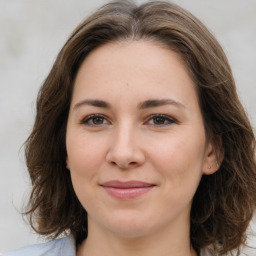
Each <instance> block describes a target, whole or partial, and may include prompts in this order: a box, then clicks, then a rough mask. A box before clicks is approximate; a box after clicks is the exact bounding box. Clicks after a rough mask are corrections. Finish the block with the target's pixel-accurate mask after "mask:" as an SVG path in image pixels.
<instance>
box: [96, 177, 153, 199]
mask: <svg viewBox="0 0 256 256" xmlns="http://www.w3.org/2000/svg"><path fill="white" fill-rule="evenodd" d="M100 186H101V187H102V188H103V189H104V190H105V191H106V192H107V193H108V194H109V195H110V196H112V197H115V198H117V199H123V200H128V199H134V198H137V197H140V196H141V195H143V194H145V193H147V192H149V191H150V190H151V189H153V188H154V187H155V186H156V185H155V184H150V183H146V182H142V181H126V182H122V181H117V180H113V181H108V182H105V183H103V184H101V185H100Z"/></svg>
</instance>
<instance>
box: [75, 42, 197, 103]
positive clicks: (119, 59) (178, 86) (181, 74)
mask: <svg viewBox="0 0 256 256" xmlns="http://www.w3.org/2000/svg"><path fill="white" fill-rule="evenodd" d="M128 87H129V90H131V91H132V92H133V94H134V95H136V94H138V93H139V92H140V91H142V90H144V93H145V95H148V96H150V95H156V96H158V94H159V96H161V97H162V96H163V95H164V94H166V93H167V92H168V91H169V90H170V89H172V92H175V93H174V94H175V95H176V96H178V95H179V97H181V98H182V95H186V94H189V95H192V94H193V95H194V96H195V97H197V93H196V90H195V84H194V83H193V81H192V79H191V78H190V75H189V73H188V72H187V67H186V66H185V64H184V61H183V60H182V58H181V57H180V55H179V54H178V53H176V52H174V51H172V50H170V49H168V48H167V47H164V46H163V45H162V44H160V43H156V42H152V41H146V40H139V41H121V42H111V43H108V44H104V45H102V46H100V47H99V48H97V49H95V50H94V51H92V52H91V53H90V54H89V55H88V56H87V58H86V59H85V60H84V62H83V63H82V65H81V67H80V69H79V70H78V74H77V76H76V79H75V88H74V96H79V95H81V92H82V91H83V92H85V93H86V95H87V96H88V97H90V95H91V96H93V95H92V94H94V93H98V95H101V96H104V95H105V93H106V92H108V91H109V90H112V93H113V94H115V93H117V92H121V91H122V90H123V91H124V93H125V91H127V90H128ZM186 91H187V92H186ZM160 94H161V95H160Z"/></svg>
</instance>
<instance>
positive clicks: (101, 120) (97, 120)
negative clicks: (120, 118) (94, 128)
mask: <svg viewBox="0 0 256 256" xmlns="http://www.w3.org/2000/svg"><path fill="white" fill-rule="evenodd" d="M102 122H103V118H102V117H95V118H94V119H93V123H94V124H102Z"/></svg>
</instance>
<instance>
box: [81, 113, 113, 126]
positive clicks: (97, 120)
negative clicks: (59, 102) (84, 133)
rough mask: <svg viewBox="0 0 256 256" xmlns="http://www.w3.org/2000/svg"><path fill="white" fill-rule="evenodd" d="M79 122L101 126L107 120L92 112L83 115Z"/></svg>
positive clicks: (106, 122)
mask: <svg viewBox="0 0 256 256" xmlns="http://www.w3.org/2000/svg"><path fill="white" fill-rule="evenodd" d="M81 124H84V125H88V126H102V125H105V124H109V121H108V120H107V119H106V118H105V117H104V116H103V115H100V114H93V115H89V116H87V117H85V118H84V119H83V120H82V121H81Z"/></svg>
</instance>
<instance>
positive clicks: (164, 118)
mask: <svg viewBox="0 0 256 256" xmlns="http://www.w3.org/2000/svg"><path fill="white" fill-rule="evenodd" d="M157 119H158V121H159V119H160V120H161V121H163V122H166V121H167V123H162V124H156V123H154V124H150V125H155V126H168V125H171V124H174V123H176V121H175V120H174V119H173V118H171V117H170V116H167V115H163V114H154V115H151V116H150V117H149V118H148V119H147V121H146V123H149V121H150V120H155V121H156V120H157Z"/></svg>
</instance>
